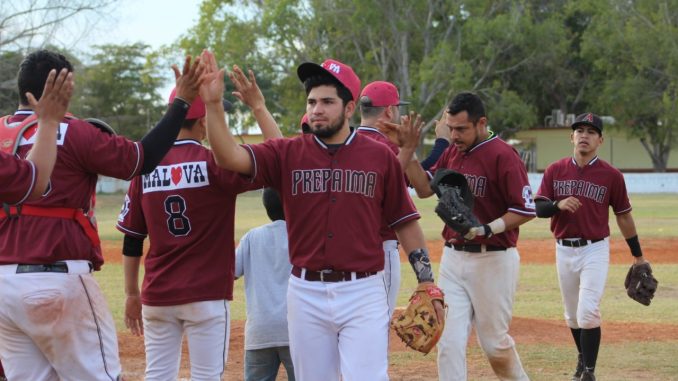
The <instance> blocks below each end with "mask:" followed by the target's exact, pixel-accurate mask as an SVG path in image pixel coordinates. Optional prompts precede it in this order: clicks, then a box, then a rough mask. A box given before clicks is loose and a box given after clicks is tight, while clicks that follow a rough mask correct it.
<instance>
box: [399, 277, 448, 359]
mask: <svg viewBox="0 0 678 381" xmlns="http://www.w3.org/2000/svg"><path fill="white" fill-rule="evenodd" d="M434 300H439V301H440V302H441V303H442V304H443V305H445V300H444V295H443V291H442V290H441V289H439V288H438V287H437V286H435V285H434V284H430V283H429V284H420V285H419V286H418V287H417V289H416V290H415V291H414V293H413V294H412V296H411V297H410V304H409V305H408V306H407V309H406V310H405V312H403V314H402V315H400V316H398V317H394V318H393V320H391V327H393V329H394V330H395V332H396V334H397V335H398V337H400V339H402V341H404V342H405V344H407V346H408V347H410V348H412V349H414V350H417V351H419V352H422V353H424V354H428V353H429V352H430V351H431V349H433V347H435V345H436V343H438V340H439V339H440V336H441V335H442V334H443V329H444V328H445V321H444V320H443V321H439V320H438V315H437V314H436V310H435V307H434V306H433V301H434Z"/></svg>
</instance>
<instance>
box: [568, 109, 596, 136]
mask: <svg viewBox="0 0 678 381" xmlns="http://www.w3.org/2000/svg"><path fill="white" fill-rule="evenodd" d="M581 125H587V126H591V127H593V128H595V129H596V130H598V132H599V133H600V134H601V135H602V134H603V120H602V119H600V117H599V116H598V115H596V114H593V113H590V112H587V113H584V114H579V115H577V117H576V118H575V119H574V123H572V129H573V130H574V129H576V128H577V126H581Z"/></svg>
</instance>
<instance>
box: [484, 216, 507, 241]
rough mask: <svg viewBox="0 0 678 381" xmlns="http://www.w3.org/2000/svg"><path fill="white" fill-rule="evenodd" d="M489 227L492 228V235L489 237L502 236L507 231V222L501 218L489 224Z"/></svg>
mask: <svg viewBox="0 0 678 381" xmlns="http://www.w3.org/2000/svg"><path fill="white" fill-rule="evenodd" d="M487 227H489V228H490V232H491V234H490V235H489V236H488V237H490V236H493V235H495V234H501V233H503V232H504V231H505V230H506V222H504V219H503V218H501V217H499V218H497V219H496V220H494V221H492V222H490V223H489V224H487Z"/></svg>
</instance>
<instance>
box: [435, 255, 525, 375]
mask: <svg viewBox="0 0 678 381" xmlns="http://www.w3.org/2000/svg"><path fill="white" fill-rule="evenodd" d="M519 266H520V255H519V254H518V250H517V249H516V248H509V249H508V250H506V251H489V252H482V253H469V252H464V251H456V250H454V249H453V248H449V247H445V248H444V250H443V257H442V260H441V262H440V277H439V280H438V285H439V287H440V288H441V289H442V290H443V292H445V303H447V305H448V307H449V308H448V311H447V318H446V320H445V330H444V331H443V335H442V337H441V339H440V341H439V342H438V375H439V378H440V380H444V381H464V380H466V377H467V371H466V345H467V343H468V337H469V334H470V332H471V327H472V325H473V326H475V328H476V333H477V335H478V341H479V343H480V346H481V347H482V349H483V351H484V352H485V355H486V356H487V358H488V360H489V362H490V365H491V366H492V369H493V370H494V373H495V374H496V375H497V377H498V378H499V379H500V380H528V377H527V374H525V371H524V370H523V366H522V364H521V362H520V357H519V356H518V353H517V352H516V349H515V343H514V341H513V338H511V336H509V334H508V330H509V323H510V322H511V316H512V312H513V300H514V295H515V291H516V287H517V285H518V271H519Z"/></svg>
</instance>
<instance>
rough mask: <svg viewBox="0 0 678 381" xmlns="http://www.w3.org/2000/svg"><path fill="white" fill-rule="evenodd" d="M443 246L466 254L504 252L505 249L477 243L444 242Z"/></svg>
mask: <svg viewBox="0 0 678 381" xmlns="http://www.w3.org/2000/svg"><path fill="white" fill-rule="evenodd" d="M445 246H447V247H449V248H452V247H454V250H457V251H465V252H467V253H482V252H485V251H505V250H506V249H507V248H506V247H504V246H495V245H481V244H479V243H466V244H454V245H453V244H451V243H449V242H445Z"/></svg>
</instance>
